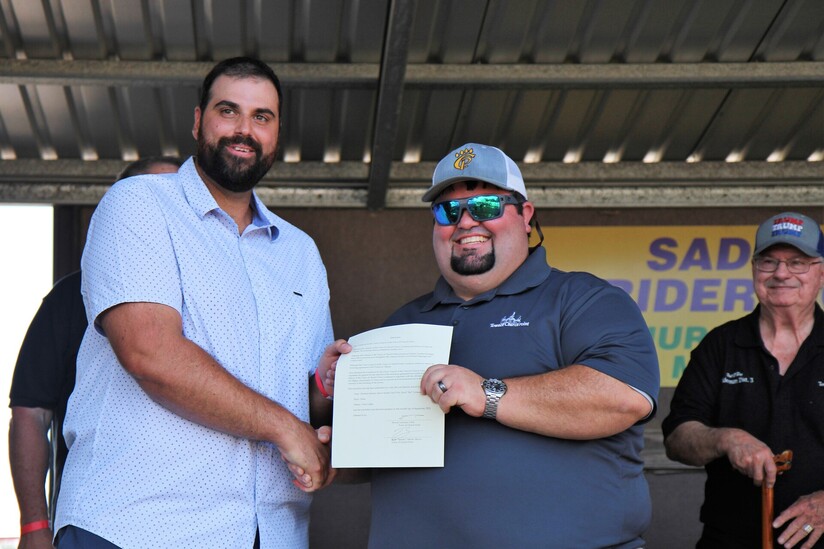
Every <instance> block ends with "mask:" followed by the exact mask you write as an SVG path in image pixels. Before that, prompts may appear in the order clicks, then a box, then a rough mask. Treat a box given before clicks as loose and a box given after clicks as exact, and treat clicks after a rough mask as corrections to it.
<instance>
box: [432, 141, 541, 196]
mask: <svg viewBox="0 0 824 549" xmlns="http://www.w3.org/2000/svg"><path fill="white" fill-rule="evenodd" d="M459 181H483V182H485V183H490V184H492V185H495V186H496V187H500V188H501V189H504V190H505V191H514V192H517V193H519V194H520V195H521V196H523V197H524V198H525V199H526V198H527V195H526V185H524V178H523V176H522V175H521V170H519V169H518V166H517V165H516V164H515V162H514V161H513V160H512V159H511V158H509V157H508V156H507V155H506V154H504V152H503V151H502V150H501V149H499V148H497V147H492V146H490V145H481V144H478V143H466V144H465V145H461V146H460V147H458V148H457V149H455V150H454V151H452V152H451V153H449V154H448V155H446V156H445V157H444V158H443V159H442V160H441V161H440V162H438V165H437V166H436V167H435V173H434V174H433V175H432V186H431V187H429V190H428V191H426V193H425V194H424V195H423V201H424V202H432V201H433V200H434V199H435V198H436V197H437V196H438V195H439V194H441V192H443V191H444V189H446V188H447V187H449V186H450V185H452V184H453V183H457V182H459Z"/></svg>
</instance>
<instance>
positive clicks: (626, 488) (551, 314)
mask: <svg viewBox="0 0 824 549" xmlns="http://www.w3.org/2000/svg"><path fill="white" fill-rule="evenodd" d="M415 322H420V323H426V324H437V325H451V326H453V327H454V331H453V336H452V349H451V355H450V363H451V364H458V365H461V366H464V367H466V368H469V369H471V370H473V371H475V372H477V373H478V374H479V375H481V376H483V377H485V378H489V377H495V378H508V377H516V376H525V375H533V374H542V373H546V372H549V371H552V370H558V369H561V368H564V367H565V366H569V365H572V364H585V365H587V366H589V367H591V368H594V369H596V370H599V371H601V372H604V373H606V374H607V375H610V376H612V377H614V378H617V379H619V380H621V381H623V382H625V383H627V384H629V385H632V386H633V387H636V388H637V389H640V390H641V391H643V392H645V393H646V394H648V395H649V396H650V397H651V398H652V399H653V400H655V399H657V395H658V387H659V371H658V362H657V357H656V353H655V348H654V345H653V342H652V339H651V337H650V334H649V330H648V328H647V326H646V324H645V323H644V320H643V318H642V316H641V313H640V312H639V310H638V307H637V306H636V305H635V303H634V302H633V301H632V299H631V298H630V297H629V296H628V295H627V294H626V292H624V291H623V290H620V289H618V288H616V287H614V286H611V285H610V284H608V283H607V282H605V281H603V280H601V279H599V278H596V277H594V276H592V275H589V274H586V273H566V272H562V271H558V270H556V269H551V268H550V267H549V266H548V265H547V262H546V255H545V251H544V249H543V248H539V249H537V250H535V251H534V252H532V253H531V254H530V256H529V257H528V258H527V260H526V261H525V262H524V263H523V264H522V265H521V267H519V269H518V270H517V271H516V272H515V273H513V275H512V276H511V277H510V278H509V279H508V280H506V281H505V282H504V283H503V284H502V285H501V286H499V287H498V288H496V289H494V290H492V291H490V292H487V293H485V294H483V295H480V296H478V297H476V298H475V299H473V300H471V301H467V302H464V301H463V300H461V299H460V298H459V297H457V296H456V295H455V294H454V292H453V291H452V289H451V288H450V286H449V285H448V284H447V283H446V281H445V280H444V279H443V278H441V279H440V280H439V281H438V283H437V285H436V288H435V291H434V292H433V293H431V294H428V295H425V296H422V297H420V298H418V299H416V300H415V301H413V302H411V303H409V304H407V305H406V306H404V307H402V308H401V309H400V310H398V311H397V312H395V313H394V314H393V315H392V316H391V317H390V318H389V320H388V321H387V322H386V324H387V325H396V324H404V323H415ZM504 398H506V397H504ZM580 421H582V422H584V421H587V418H586V417H585V416H582V417H581V418H580ZM642 433H643V427H642V426H641V425H635V426H633V427H631V428H630V429H628V430H627V431H624V432H622V433H619V434H617V435H614V436H611V437H607V438H603V439H599V440H593V441H574V440H563V439H557V438H553V437H545V436H540V435H536V434H533V433H528V432H524V431H519V430H516V429H511V428H509V427H504V426H503V425H501V424H499V423H497V422H495V421H490V420H488V419H483V418H474V417H470V416H467V415H466V414H464V413H463V412H462V411H461V410H459V409H454V410H452V411H450V412H449V414H447V416H446V445H445V446H446V447H445V467H443V468H417V469H374V470H373V473H372V526H371V533H370V547H375V548H382V547H440V548H447V547H461V548H463V547H473V548H477V547H495V548H500V547H536V546H540V547H607V546H610V547H633V548H636V547H639V546H641V545H643V542H642V541H641V538H640V536H641V534H642V533H643V532H644V530H645V529H646V528H647V526H648V524H649V520H650V499H649V490H648V487H647V484H646V480H645V478H644V475H643V463H642V461H641V457H640V451H641V448H642V447H643V436H642Z"/></svg>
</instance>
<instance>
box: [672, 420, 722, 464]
mask: <svg viewBox="0 0 824 549" xmlns="http://www.w3.org/2000/svg"><path fill="white" fill-rule="evenodd" d="M725 431H728V429H721V428H715V427H708V426H706V425H704V424H703V423H700V422H698V421H687V422H685V423H682V424H681V425H679V426H678V427H676V428H675V430H674V431H673V432H672V433H670V435H669V436H668V437H666V438H665V439H664V447H665V449H666V451H667V457H668V458H670V459H671V460H674V461H680V462H681V463H685V464H687V465H695V466H704V465H706V464H707V463H709V462H711V461H713V460H715V459H718V458H720V457H722V456H723V455H724V451H723V444H722V438H723V435H724V432H725Z"/></svg>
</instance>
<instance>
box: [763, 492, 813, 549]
mask: <svg viewBox="0 0 824 549" xmlns="http://www.w3.org/2000/svg"><path fill="white" fill-rule="evenodd" d="M785 524H786V525H787V527H786V528H785V529H784V531H783V532H781V535H780V536H779V537H778V543H780V544H782V545H784V547H794V546H795V545H796V544H797V543H801V542H802V541H803V542H804V545H802V546H801V549H809V548H810V547H812V546H813V545H815V543H816V542H817V541H818V538H820V537H821V535H822V534H824V492H822V491H819V492H813V493H812V494H809V495H806V496H801V497H800V498H798V501H796V502H795V503H793V504H792V505H790V506H789V507H787V508H786V509H784V512H782V513H781V514H780V515H778V517H777V518H776V519H775V520H774V521H773V528H781V527H782V526H783V525H785Z"/></svg>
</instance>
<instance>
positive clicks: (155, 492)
mask: <svg viewBox="0 0 824 549" xmlns="http://www.w3.org/2000/svg"><path fill="white" fill-rule="evenodd" d="M201 93H202V95H201V100H200V104H199V105H198V106H197V107H196V108H195V112H194V127H193V130H192V134H193V136H195V137H196V139H197V156H196V157H194V158H190V159H189V160H188V161H187V162H186V163H185V164H184V165H183V166H181V168H180V170H179V172H178V173H177V174H169V175H164V176H153V177H147V176H139V177H135V178H130V179H128V180H124V181H123V182H121V183H119V184H118V185H116V186H114V187H112V189H111V190H110V191H109V192H108V193H107V194H106V196H105V197H104V198H103V200H102V201H101V202H100V204H99V206H98V207H97V209H96V211H95V213H94V216H93V218H92V220H91V224H90V227H89V235H88V239H87V242H86V248H85V250H84V253H83V260H82V269H83V285H82V291H83V298H84V302H85V306H86V311H87V315H88V318H89V328H88V329H87V331H86V335H85V337H84V340H83V343H82V345H81V348H80V352H79V354H78V366H77V383H76V387H75V391H74V393H73V394H72V397H71V400H70V401H69V408H68V414H67V417H66V426H65V429H64V433H65V437H66V441H67V443H68V446H69V455H68V459H67V462H66V467H65V471H64V476H63V486H62V490H61V493H60V499H59V503H58V506H57V510H58V512H57V519H56V524H55V531H57V532H58V533H57V544H58V547H60V548H61V549H63V548H64V547H70V548H75V547H78V548H79V547H83V548H86V547H231V548H239V547H253V545H260V546H261V547H289V548H292V547H305V546H307V544H308V528H307V526H308V525H307V522H308V514H309V503H310V498H311V494H310V492H312V491H314V490H317V489H319V488H322V487H323V486H325V485H326V484H328V483H329V482H330V481H331V476H332V475H331V474H330V471H329V450H328V445H327V444H326V442H327V441H328V438H329V431H328V427H323V428H322V429H320V430H319V431H318V432H316V431H315V429H314V428H313V427H312V425H310V423H309V421H310V412H311V419H312V420H313V421H317V422H320V423H317V424H318V425H320V424H321V423H324V424H328V419H329V414H330V412H331V409H330V408H331V406H330V404H329V401H328V400H326V399H325V398H323V396H322V395H321V394H320V392H319V390H318V386H317V385H316V384H315V383H314V382H313V379H312V377H311V374H312V373H313V372H314V369H315V364H316V363H317V362H318V360H319V359H320V358H321V357H322V356H327V357H328V356H329V354H328V353H327V354H324V348H325V346H326V345H327V344H328V343H330V342H331V341H332V328H331V321H330V316H329V307H328V301H329V290H328V286H327V282H326V271H325V269H324V266H323V263H322V262H321V259H320V256H319V254H318V251H317V248H316V246H315V244H314V242H313V241H312V240H311V239H310V238H309V237H308V236H307V235H306V234H305V233H303V232H302V231H300V230H298V229H297V228H295V227H294V226H292V225H290V224H289V223H287V222H285V221H283V220H282V219H280V218H279V217H277V216H276V215H274V214H273V213H271V212H270V211H269V210H267V209H266V207H265V206H264V205H263V203H262V202H261V201H260V200H259V199H258V197H257V196H256V195H255V193H254V192H252V189H253V187H254V186H255V185H256V184H257V183H258V181H259V180H260V178H261V177H262V176H263V175H264V174H265V173H266V171H267V170H268V169H269V167H270V166H271V165H272V163H273V161H274V158H275V154H276V151H277V145H278V136H279V130H280V114H281V99H282V94H281V88H280V82H279V81H278V79H277V76H275V74H274V72H272V70H271V69H270V68H269V67H268V66H267V65H266V64H264V63H262V62H260V61H258V60H256V59H250V58H233V59H228V60H226V61H223V62H221V63H218V64H217V65H216V66H215V67H214V68H213V69H212V71H211V72H210V73H209V74H208V75H207V76H206V79H205V80H204V82H203V88H202V92H201ZM310 402H311V404H310ZM291 471H299V472H300V474H294V475H293V474H292V472H291ZM256 538H257V539H256Z"/></svg>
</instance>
